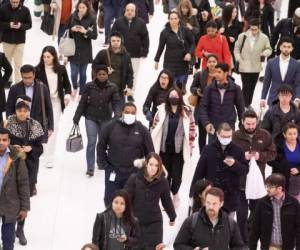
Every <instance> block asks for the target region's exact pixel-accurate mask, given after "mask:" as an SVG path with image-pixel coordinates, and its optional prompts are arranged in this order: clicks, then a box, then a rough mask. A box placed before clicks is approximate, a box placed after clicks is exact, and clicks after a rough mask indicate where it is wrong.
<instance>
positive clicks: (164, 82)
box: [143, 69, 173, 127]
mask: <svg viewBox="0 0 300 250" xmlns="http://www.w3.org/2000/svg"><path fill="white" fill-rule="evenodd" d="M172 86H173V76H172V74H171V72H170V71H168V70H166V69H163V70H162V71H161V72H160V73H159V75H158V78H157V80H156V82H155V83H154V84H153V85H152V86H151V88H150V90H149V92H148V95H147V97H146V100H145V102H144V105H143V113H144V115H145V116H146V119H147V121H149V123H150V127H151V126H152V122H153V118H154V115H155V114H156V112H157V107H158V106H159V105H160V104H162V103H164V102H165V101H166V99H167V94H168V92H169V89H170V88H171V87H172Z"/></svg>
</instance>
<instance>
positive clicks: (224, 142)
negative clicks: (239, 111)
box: [218, 137, 232, 146]
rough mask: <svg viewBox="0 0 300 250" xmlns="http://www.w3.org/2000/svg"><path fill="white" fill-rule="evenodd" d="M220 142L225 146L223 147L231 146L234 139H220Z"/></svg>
mask: <svg viewBox="0 0 300 250" xmlns="http://www.w3.org/2000/svg"><path fill="white" fill-rule="evenodd" d="M218 140H219V142H220V143H221V144H222V145H223V146H227V145H229V144H230V142H231V141H232V138H231V137H230V138H222V137H218Z"/></svg>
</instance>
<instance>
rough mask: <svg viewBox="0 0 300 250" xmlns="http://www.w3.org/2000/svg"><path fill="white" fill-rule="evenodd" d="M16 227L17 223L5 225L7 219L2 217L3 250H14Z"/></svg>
mask: <svg viewBox="0 0 300 250" xmlns="http://www.w3.org/2000/svg"><path fill="white" fill-rule="evenodd" d="M15 226H16V223H5V218H4V217H2V226H1V238H2V244H3V250H13V249H14V243H15V237H16V235H15Z"/></svg>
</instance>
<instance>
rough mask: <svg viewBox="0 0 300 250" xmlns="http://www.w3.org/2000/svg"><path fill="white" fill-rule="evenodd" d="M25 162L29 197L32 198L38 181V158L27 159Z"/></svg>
mask: <svg viewBox="0 0 300 250" xmlns="http://www.w3.org/2000/svg"><path fill="white" fill-rule="evenodd" d="M25 162H26V166H27V171H28V178H29V190H30V196H32V194H33V191H34V189H35V185H36V184H37V179H38V173H39V158H32V157H28V158H27V159H26V161H25Z"/></svg>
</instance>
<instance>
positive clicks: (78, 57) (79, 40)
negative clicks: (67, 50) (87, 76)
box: [68, 11, 98, 65]
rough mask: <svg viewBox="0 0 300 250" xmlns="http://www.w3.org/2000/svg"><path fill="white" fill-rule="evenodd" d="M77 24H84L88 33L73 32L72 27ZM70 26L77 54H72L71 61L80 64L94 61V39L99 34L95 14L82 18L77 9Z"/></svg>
mask: <svg viewBox="0 0 300 250" xmlns="http://www.w3.org/2000/svg"><path fill="white" fill-rule="evenodd" d="M76 25H80V26H83V27H84V28H85V29H86V30H87V31H88V32H87V33H86V34H82V33H80V32H73V31H72V30H71V28H72V27H73V26H76ZM68 28H69V29H70V37H73V38H74V40H75V45H76V50H75V55H74V56H70V57H69V61H70V62H71V63H75V64H79V65H86V64H89V63H91V62H92V61H93V49H92V40H96V39H97V36H98V33H97V25H96V18H95V17H94V16H93V15H86V16H84V17H83V18H82V19H81V20H80V19H79V17H78V12H77V11H75V12H74V13H73V14H72V16H71V18H70V21H69V23H68Z"/></svg>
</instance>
